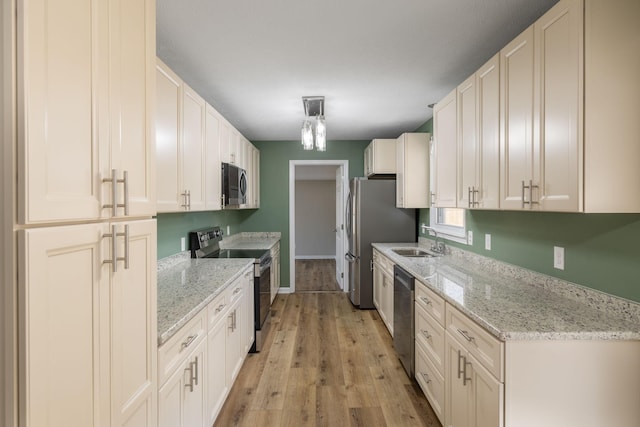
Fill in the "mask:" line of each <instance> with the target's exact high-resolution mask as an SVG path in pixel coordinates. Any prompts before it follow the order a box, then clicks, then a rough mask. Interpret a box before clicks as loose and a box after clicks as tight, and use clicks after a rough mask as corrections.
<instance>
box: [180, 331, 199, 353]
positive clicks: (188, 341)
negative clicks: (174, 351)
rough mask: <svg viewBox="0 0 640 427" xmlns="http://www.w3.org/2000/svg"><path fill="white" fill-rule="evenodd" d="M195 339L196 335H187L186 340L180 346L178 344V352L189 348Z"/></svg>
mask: <svg viewBox="0 0 640 427" xmlns="http://www.w3.org/2000/svg"><path fill="white" fill-rule="evenodd" d="M196 338H198V334H194V335H189V336H188V337H187V339H186V340H185V341H184V342H183V343H182V344H180V351H181V352H182V350H184V349H185V348H187V347H189V346H190V345H191V343H192V342H193V341H194V340H195V339H196Z"/></svg>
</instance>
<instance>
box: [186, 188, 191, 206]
mask: <svg viewBox="0 0 640 427" xmlns="http://www.w3.org/2000/svg"><path fill="white" fill-rule="evenodd" d="M187 198H188V199H189V201H188V202H187V204H188V205H189V208H188V209H189V210H191V190H187Z"/></svg>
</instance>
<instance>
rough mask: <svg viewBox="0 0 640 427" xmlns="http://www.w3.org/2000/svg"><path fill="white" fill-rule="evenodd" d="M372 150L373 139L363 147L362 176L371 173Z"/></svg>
mask: <svg viewBox="0 0 640 427" xmlns="http://www.w3.org/2000/svg"><path fill="white" fill-rule="evenodd" d="M372 151H373V141H371V144H369V145H367V148H365V149H364V176H369V175H371V173H372V172H371V170H372V164H371V163H372V161H373V158H372V157H371V152H372Z"/></svg>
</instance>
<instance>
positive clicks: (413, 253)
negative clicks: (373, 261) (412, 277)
mask: <svg viewBox="0 0 640 427" xmlns="http://www.w3.org/2000/svg"><path fill="white" fill-rule="evenodd" d="M391 250H392V251H393V252H395V253H397V254H398V255H401V256H406V257H420V258H429V257H433V256H435V255H434V254H432V253H430V252H427V251H423V250H422V249H417V248H398V249H391Z"/></svg>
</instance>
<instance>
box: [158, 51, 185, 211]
mask: <svg viewBox="0 0 640 427" xmlns="http://www.w3.org/2000/svg"><path fill="white" fill-rule="evenodd" d="M181 84H182V80H180V77H178V76H177V75H176V74H175V73H174V72H173V71H171V69H170V68H169V67H167V66H166V65H165V64H164V63H163V62H162V61H160V60H159V59H158V60H157V67H156V124H155V125H156V154H157V162H156V165H157V167H158V177H157V181H158V183H157V187H158V188H157V195H158V212H173V211H178V210H179V209H180V204H179V197H178V196H179V193H180V190H179V189H180V166H179V165H180V162H179V159H180V104H181V102H182V97H181V92H180V85H181Z"/></svg>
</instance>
